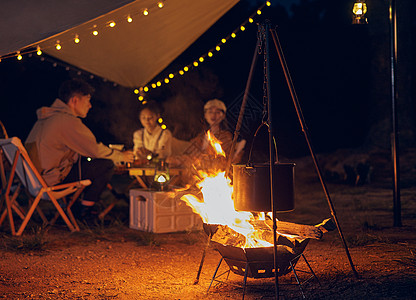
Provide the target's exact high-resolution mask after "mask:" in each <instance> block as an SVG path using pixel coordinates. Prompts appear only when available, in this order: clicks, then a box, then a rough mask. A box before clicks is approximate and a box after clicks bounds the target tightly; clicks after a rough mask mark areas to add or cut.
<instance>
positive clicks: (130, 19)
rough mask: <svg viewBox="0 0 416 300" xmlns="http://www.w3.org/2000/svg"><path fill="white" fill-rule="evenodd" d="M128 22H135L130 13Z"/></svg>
mask: <svg viewBox="0 0 416 300" xmlns="http://www.w3.org/2000/svg"><path fill="white" fill-rule="evenodd" d="M127 22H129V23H131V22H133V19H132V17H131V16H130V15H128V16H127Z"/></svg>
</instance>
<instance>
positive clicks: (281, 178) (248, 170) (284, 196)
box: [233, 163, 295, 212]
mask: <svg viewBox="0 0 416 300" xmlns="http://www.w3.org/2000/svg"><path fill="white" fill-rule="evenodd" d="M294 167H295V164H294V163H275V164H274V166H273V200H274V207H275V210H276V211H279V212H284V211H291V210H293V209H294V208H295V205H294V202H295V201H294V199H295V195H294ZM233 178H234V179H233V186H234V208H235V209H236V210H239V211H253V212H269V211H272V207H271V196H270V195H271V194H270V165H269V163H265V164H261V163H259V164H237V165H233Z"/></svg>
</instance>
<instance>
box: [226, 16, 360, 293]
mask: <svg viewBox="0 0 416 300" xmlns="http://www.w3.org/2000/svg"><path fill="white" fill-rule="evenodd" d="M258 32H259V34H258V39H257V45H256V49H255V51H254V56H253V60H252V64H251V68H250V73H249V76H248V81H247V84H246V89H245V93H244V97H243V101H242V104H241V109H240V114H239V117H238V121H237V125H236V129H235V132H234V139H233V143H232V147H231V152H230V153H233V151H234V147H235V144H236V141H237V138H238V135H239V132H240V128H241V124H242V119H243V115H244V109H245V105H246V103H247V99H248V92H249V90H250V85H251V81H252V77H253V72H254V66H255V64H256V60H257V56H258V53H259V52H262V53H263V55H264V64H265V68H264V69H265V71H264V73H265V74H264V76H265V89H266V91H265V95H266V96H267V111H268V120H267V122H268V126H267V127H268V132H269V162H270V195H271V199H270V201H271V208H272V214H273V241H274V268H275V272H274V273H275V295H276V299H278V298H279V281H278V274H277V273H278V272H277V271H276V270H277V265H278V264H277V240H276V239H277V234H276V229H277V225H276V209H275V208H274V207H275V202H274V199H273V176H274V174H273V173H274V171H273V170H274V168H273V164H274V161H275V158H274V155H273V154H274V153H273V127H272V107H271V106H272V102H271V88H270V56H269V54H270V52H269V50H270V46H269V40H270V36H271V37H272V39H273V42H274V45H275V48H276V51H277V54H278V57H279V61H280V64H281V66H282V69H283V73H284V75H285V79H286V83H287V85H288V88H289V91H290V95H291V98H292V101H293V105H294V107H295V110H296V114H297V117H298V119H299V123H300V126H301V128H302V132H303V134H304V136H305V139H306V143H307V145H308V148H309V151H310V154H311V156H312V160H313V163H314V165H315V169H316V172H317V174H318V177H319V180H320V183H321V185H322V188H323V191H324V193H325V196H326V199H327V203H328V206H329V209H330V211H331V215H332V217H333V219H334V222H335V225H336V227H337V230H338V233H339V236H340V238H341V241H342V243H343V246H344V248H345V252H346V255H347V258H348V261H349V263H350V265H351V269H352V271H353V273H354V276H355V277H356V278H358V273H357V271H356V270H355V267H354V264H353V262H352V259H351V255H350V253H349V250H348V246H347V243H346V241H345V239H344V235H343V233H342V230H341V227H340V225H339V222H338V219H337V216H336V213H335V209H334V206H333V204H332V200H331V197H330V195H329V192H328V188H327V186H326V184H325V181H324V178H323V176H322V172H321V169H320V167H319V164H318V161H317V158H316V156H315V152H314V150H313V147H312V144H311V142H310V138H309V134H308V130H307V127H306V125H305V120H304V117H303V113H302V110H301V107H300V104H299V101H298V98H297V95H296V91H295V88H294V86H293V82H292V79H291V76H290V73H289V69H288V67H287V64H286V60H285V57H284V55H283V51H282V48H281V45H280V41H279V38H278V36H277V32H276V29H275V28H271V25H270V23H269V21H266V22H264V23H262V24H260V25H259V30H258ZM261 46H262V49H260V47H261ZM260 50H261V51H260ZM230 167H231V159H230V158H229V159H228V161H227V168H226V170H229V169H230Z"/></svg>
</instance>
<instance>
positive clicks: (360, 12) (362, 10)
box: [352, 0, 368, 24]
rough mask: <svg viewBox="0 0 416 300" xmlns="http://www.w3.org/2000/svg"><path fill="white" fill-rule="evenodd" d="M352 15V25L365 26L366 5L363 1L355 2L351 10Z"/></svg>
mask: <svg viewBox="0 0 416 300" xmlns="http://www.w3.org/2000/svg"><path fill="white" fill-rule="evenodd" d="M352 13H353V14H354V16H353V20H352V23H353V24H367V23H368V22H367V17H366V16H365V14H366V13H367V4H366V3H365V1H361V0H359V1H356V2H355V3H354V6H353V8H352Z"/></svg>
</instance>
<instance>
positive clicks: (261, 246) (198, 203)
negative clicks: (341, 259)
mask: <svg viewBox="0 0 416 300" xmlns="http://www.w3.org/2000/svg"><path fill="white" fill-rule="evenodd" d="M215 145H217V146H213V148H215V149H218V143H215ZM219 150H221V151H222V149H219ZM198 173H199V178H200V179H201V180H200V181H199V182H198V183H197V184H196V185H197V187H198V189H199V190H198V193H187V192H186V191H183V192H182V194H183V195H182V196H181V198H180V199H181V200H183V201H185V203H186V204H187V205H188V206H190V207H191V208H192V210H193V211H194V212H195V213H197V214H198V215H200V216H201V218H202V220H203V223H204V230H205V232H206V233H207V234H208V235H209V236H210V238H211V242H213V244H214V246H215V248H216V250H218V251H219V252H220V254H221V255H222V257H223V258H224V259H225V260H226V262H227V263H228V265H229V266H230V269H231V270H232V271H233V272H235V273H237V274H241V275H247V274H244V273H245V269H246V267H247V263H250V262H258V261H262V263H261V264H260V265H259V266H258V268H255V269H254V270H253V269H252V268H250V270H249V274H248V276H249V277H270V276H273V275H272V274H273V272H274V269H273V246H274V245H273V220H272V217H271V216H272V214H271V213H270V212H269V213H265V212H249V211H237V210H236V209H235V207H234V199H233V197H234V193H233V186H232V184H231V179H230V178H228V177H226V176H225V174H226V173H225V172H224V171H216V172H212V173H207V172H204V171H201V170H200V171H198ZM199 191H200V193H199ZM334 228H335V227H334V225H333V223H332V221H331V219H327V220H324V221H323V222H322V223H321V224H317V225H315V226H310V225H300V224H295V223H289V222H281V221H277V230H276V233H277V246H278V253H279V270H278V272H279V274H285V273H287V272H289V266H290V263H291V262H292V260H294V259H298V258H299V256H300V255H301V254H302V252H303V250H304V249H305V247H306V245H307V244H308V242H309V240H310V239H321V238H322V236H323V233H325V232H327V231H329V230H333V229H334Z"/></svg>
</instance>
